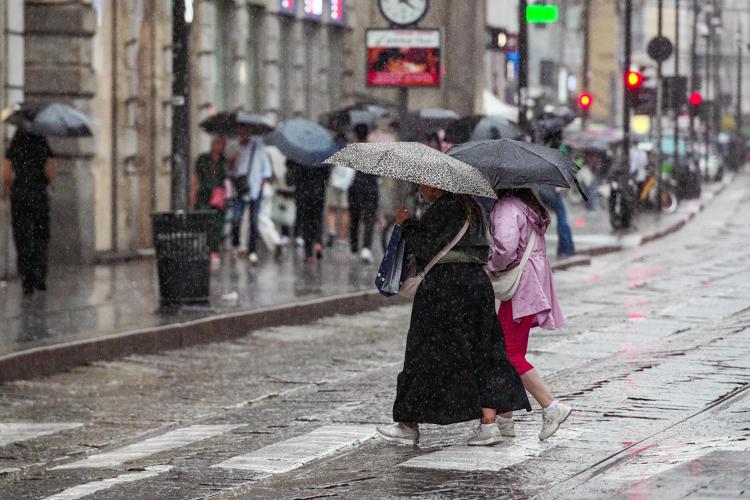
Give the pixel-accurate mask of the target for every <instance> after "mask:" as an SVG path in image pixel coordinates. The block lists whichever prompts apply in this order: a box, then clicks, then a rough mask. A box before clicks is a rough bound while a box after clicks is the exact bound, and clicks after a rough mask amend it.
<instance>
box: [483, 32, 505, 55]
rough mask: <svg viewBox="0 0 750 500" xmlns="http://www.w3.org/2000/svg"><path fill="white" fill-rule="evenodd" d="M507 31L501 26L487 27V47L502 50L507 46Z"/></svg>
mask: <svg viewBox="0 0 750 500" xmlns="http://www.w3.org/2000/svg"><path fill="white" fill-rule="evenodd" d="M508 40H509V37H508V32H507V31H506V30H504V29H503V28H492V27H490V26H488V27H487V44H486V46H487V49H489V50H497V51H500V52H504V51H505V50H506V49H507V48H508Z"/></svg>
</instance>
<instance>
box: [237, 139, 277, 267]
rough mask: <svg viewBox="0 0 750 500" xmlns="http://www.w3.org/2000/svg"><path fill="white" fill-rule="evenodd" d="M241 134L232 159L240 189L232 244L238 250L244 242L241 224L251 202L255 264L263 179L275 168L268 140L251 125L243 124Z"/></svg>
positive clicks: (250, 239)
mask: <svg viewBox="0 0 750 500" xmlns="http://www.w3.org/2000/svg"><path fill="white" fill-rule="evenodd" d="M239 134H240V139H239V140H240V144H239V148H238V150H237V151H235V152H234V154H233V155H232V156H231V160H230V168H231V170H232V178H233V180H234V190H235V193H236V198H235V200H234V209H233V210H234V213H233V217H232V246H233V247H234V250H235V253H237V251H238V248H239V246H240V224H241V223H242V216H243V215H244V213H245V207H246V206H247V207H248V211H249V216H250V217H249V219H250V231H249V236H248V244H247V253H248V258H249V259H250V262H251V263H253V264H255V263H256V262H258V254H257V253H256V248H257V244H258V215H259V214H260V204H261V201H262V193H263V183H264V182H266V181H267V180H268V179H270V178H271V177H272V176H273V169H272V167H271V161H270V160H269V159H268V155H267V154H266V146H265V144H264V143H263V141H262V140H260V139H259V138H257V137H253V136H252V134H251V133H250V127H249V126H247V125H240V128H239Z"/></svg>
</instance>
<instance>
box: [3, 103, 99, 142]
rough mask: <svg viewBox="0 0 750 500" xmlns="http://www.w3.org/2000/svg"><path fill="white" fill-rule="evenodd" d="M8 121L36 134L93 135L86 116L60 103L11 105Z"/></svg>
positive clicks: (57, 135) (58, 135) (61, 135)
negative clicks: (11, 109)
mask: <svg viewBox="0 0 750 500" xmlns="http://www.w3.org/2000/svg"><path fill="white" fill-rule="evenodd" d="M7 121H8V122H9V123H12V124H13V125H16V126H18V127H21V128H23V129H24V130H26V131H27V132H30V133H32V134H36V135H44V136H55V137H87V136H90V135H93V134H92V132H91V122H90V121H89V119H88V117H87V116H86V115H84V114H83V113H81V112H80V111H78V110H77V109H75V108H71V107H70V106H68V105H66V104H61V103H34V104H31V103H23V104H17V105H16V106H14V107H13V111H12V114H11V115H10V116H9V117H8V118H7Z"/></svg>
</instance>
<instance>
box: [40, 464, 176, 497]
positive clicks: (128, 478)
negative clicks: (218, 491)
mask: <svg viewBox="0 0 750 500" xmlns="http://www.w3.org/2000/svg"><path fill="white" fill-rule="evenodd" d="M170 469H172V467H171V466H168V465H154V466H151V467H146V470H144V471H140V472H130V473H128V474H122V475H120V476H117V477H113V478H110V479H102V480H101V481H94V482H91V483H86V484H81V485H78V486H74V487H72V488H68V489H67V490H65V491H61V492H60V493H58V494H57V495H52V496H51V497H47V498H45V499H44V500H76V499H78V498H83V497H85V496H88V495H91V494H93V493H96V492H97V491H102V490H108V489H109V488H112V487H113V486H117V485H118V484H123V483H132V482H133V481H140V480H141V479H148V478H150V477H154V476H158V475H159V474H161V473H162V472H167V471H169V470H170Z"/></svg>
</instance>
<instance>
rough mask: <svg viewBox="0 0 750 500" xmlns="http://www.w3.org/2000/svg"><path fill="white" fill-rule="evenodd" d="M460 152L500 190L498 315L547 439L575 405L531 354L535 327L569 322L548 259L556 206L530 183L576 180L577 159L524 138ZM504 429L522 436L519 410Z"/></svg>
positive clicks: (504, 418)
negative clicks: (552, 386) (555, 391)
mask: <svg viewBox="0 0 750 500" xmlns="http://www.w3.org/2000/svg"><path fill="white" fill-rule="evenodd" d="M450 154H451V156H453V157H454V158H460V159H463V161H465V162H467V163H469V164H470V165H473V166H475V167H476V168H477V169H479V171H480V172H482V174H483V175H484V176H485V177H486V178H487V180H488V181H489V182H490V183H491V184H492V186H493V188H495V189H496V190H497V198H498V199H497V201H496V202H495V203H494V206H493V207H492V210H491V212H490V233H491V235H492V255H491V257H490V260H489V265H488V269H489V270H490V272H491V273H493V274H494V275H495V278H498V279H499V281H498V282H497V286H496V289H497V296H498V298H500V300H501V303H500V307H499V309H498V321H499V323H500V325H501V326H502V329H503V332H504V333H505V347H506V351H507V353H508V358H509V359H510V362H511V363H512V364H513V366H514V367H515V368H516V370H517V371H518V374H519V375H520V376H521V380H522V381H523V385H524V387H525V388H526V390H527V391H529V392H530V393H531V395H532V396H534V399H536V400H537V402H538V403H539V404H540V405H541V406H542V408H543V410H542V430H541V432H540V433H539V439H540V440H542V441H543V440H545V439H547V438H549V437H550V436H552V435H553V434H554V433H555V432H556V431H557V429H558V428H559V426H560V424H562V423H563V422H564V421H565V420H566V419H567V418H568V416H569V415H570V413H571V411H572V410H571V408H570V407H569V406H567V405H566V404H564V403H561V402H559V401H557V399H555V398H554V396H552V394H551V393H550V391H549V389H548V388H547V386H546V385H545V384H544V381H543V380H542V378H541V376H540V375H539V374H538V373H537V371H536V370H535V369H534V367H533V366H532V365H531V364H530V363H529V362H528V361H527V360H526V353H527V349H528V343H529V333H530V331H531V328H533V327H536V326H538V327H540V328H544V329H550V330H552V329H556V328H560V327H561V326H562V325H563V323H564V321H565V320H564V318H563V314H562V311H561V309H560V304H559V303H558V301H557V295H556V293H555V288H554V284H553V282H552V272H551V268H550V264H549V260H548V258H547V246H546V244H545V241H544V233H545V231H546V229H547V227H548V225H549V221H550V218H549V213H548V212H547V210H546V209H545V208H544V206H543V205H542V203H541V202H540V201H539V199H537V197H536V196H535V195H534V193H533V191H532V190H531V189H530V186H533V185H552V186H560V187H569V186H570V185H571V184H573V183H575V172H576V171H577V169H578V167H577V165H576V164H575V163H574V162H573V160H571V159H570V158H569V157H568V156H567V155H565V154H564V153H562V152H560V151H559V150H555V149H551V148H545V147H544V146H540V145H537V144H529V143H525V142H519V141H509V140H500V141H480V142H473V143H466V144H463V145H461V146H456V147H454V148H453V149H451V151H450ZM498 424H499V427H500V430H501V433H502V434H503V435H504V436H515V429H514V425H513V413H512V412H506V413H503V414H502V415H501V416H500V418H498Z"/></svg>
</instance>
